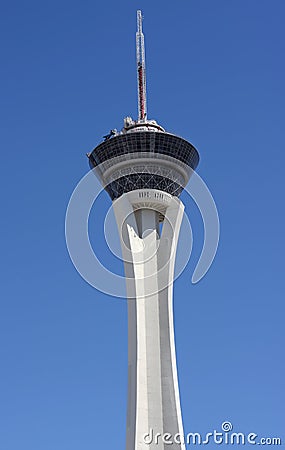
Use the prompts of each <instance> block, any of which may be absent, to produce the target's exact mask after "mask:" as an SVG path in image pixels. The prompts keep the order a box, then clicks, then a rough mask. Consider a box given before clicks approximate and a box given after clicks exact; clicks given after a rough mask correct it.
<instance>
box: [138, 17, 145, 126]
mask: <svg viewBox="0 0 285 450" xmlns="http://www.w3.org/2000/svg"><path fill="white" fill-rule="evenodd" d="M136 48H137V79H138V119H139V120H142V121H145V120H146V119H147V108H146V73H145V52H144V35H143V32H142V12H141V11H137V32H136Z"/></svg>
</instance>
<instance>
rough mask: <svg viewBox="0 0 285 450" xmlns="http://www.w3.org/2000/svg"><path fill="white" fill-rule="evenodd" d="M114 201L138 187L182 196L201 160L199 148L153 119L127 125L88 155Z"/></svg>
mask: <svg viewBox="0 0 285 450" xmlns="http://www.w3.org/2000/svg"><path fill="white" fill-rule="evenodd" d="M88 157H89V164H90V167H91V169H93V168H96V172H97V175H98V176H99V178H100V180H101V182H102V184H103V186H104V188H105V190H106V191H107V192H108V194H109V195H110V197H111V199H112V200H115V199H117V198H119V197H120V196H121V195H123V194H124V193H126V192H129V191H133V190H136V189H157V190H161V191H164V192H167V193H168V194H171V195H173V196H177V197H178V196H179V195H180V194H181V192H182V190H183V188H184V186H186V184H187V182H188V180H189V178H190V176H191V173H192V171H193V170H195V169H196V167H197V165H198V163H199V154H198V151H197V150H196V148H195V147H194V146H193V145H192V144H191V143H190V142H188V141H186V140H185V139H183V138H181V137H179V136H176V135H174V134H170V133H167V132H165V131H164V129H163V128H162V127H161V126H160V125H158V124H156V122H154V121H148V122H145V123H138V124H135V125H134V122H131V123H130V124H129V125H128V126H126V125H125V127H124V128H123V130H122V131H121V132H120V133H116V134H115V135H114V137H110V138H109V139H106V140H105V141H104V142H102V143H101V144H99V145H98V146H97V147H95V148H94V150H93V151H92V152H91V153H90V154H89V155H88Z"/></svg>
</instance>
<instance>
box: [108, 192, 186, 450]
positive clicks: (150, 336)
mask: <svg viewBox="0 0 285 450" xmlns="http://www.w3.org/2000/svg"><path fill="white" fill-rule="evenodd" d="M134 192H135V191H133V192H131V193H127V194H124V195H123V196H122V197H120V198H119V199H118V200H116V201H115V202H114V204H113V205H114V211H115V216H116V220H117V224H118V228H119V232H120V238H121V244H122V253H123V258H124V261H125V263H124V264H125V276H126V282H127V294H128V344H129V345H128V361H129V371H128V407H127V443H126V449H127V450H146V449H148V450H154V449H156V450H166V449H168V450H170V449H171V450H184V449H185V446H184V444H183V443H182V444H178V443H175V442H173V444H169V443H166V442H163V441H164V440H167V439H168V440H169V441H174V436H175V435H177V434H179V435H180V436H181V437H182V436H183V427H182V418H181V408H180V400H179V390H178V380H177V369H176V356H175V343H174V330H173V309H172V291H173V275H174V262H175V253H176V247H177V240H178V234H179V229H180V225H181V221H182V217H183V211H184V206H183V204H182V202H181V201H180V200H178V199H177V198H175V197H171V196H169V195H168V194H165V193H162V194H161V193H160V195H159V196H158V195H157V193H158V192H159V191H156V190H140V191H138V192H136V194H135V195H134ZM140 192H144V193H146V192H147V193H148V198H150V199H151V198H154V199H155V200H154V202H153V207H154V208H155V207H156V206H157V209H158V210H160V209H161V205H158V204H157V205H155V203H156V202H157V203H159V202H160V203H162V202H163V203H164V206H165V203H166V202H167V207H166V213H165V220H164V223H163V227H162V232H161V235H160V236H159V234H158V231H159V223H158V217H159V214H158V212H157V211H155V210H154V209H152V208H151V207H149V208H145V207H144V209H141V210H136V211H134V208H133V205H134V204H135V205H136V207H137V205H138V198H139V193H140ZM157 198H160V200H157ZM149 433H150V435H148V434H149ZM165 433H170V435H171V437H168V438H167V437H166V438H165V437H164V438H163V435H165ZM159 435H160V436H159Z"/></svg>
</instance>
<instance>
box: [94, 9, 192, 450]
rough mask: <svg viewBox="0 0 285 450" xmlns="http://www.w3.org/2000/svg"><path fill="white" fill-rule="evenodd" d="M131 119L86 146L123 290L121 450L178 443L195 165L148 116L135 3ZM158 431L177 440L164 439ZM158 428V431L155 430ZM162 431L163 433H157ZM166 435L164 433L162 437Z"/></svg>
mask: <svg viewBox="0 0 285 450" xmlns="http://www.w3.org/2000/svg"><path fill="white" fill-rule="evenodd" d="M136 50H137V81H138V120H133V119H131V118H130V117H127V118H125V119H124V127H123V129H122V130H121V131H120V132H118V131H117V130H111V132H110V134H108V135H106V136H105V140H104V141H103V142H102V143H101V144H99V145H98V146H97V147H96V148H95V149H94V150H93V151H92V152H91V153H90V154H88V155H87V156H88V158H89V164H90V167H91V168H92V169H94V171H95V172H96V174H97V176H98V177H99V178H100V181H101V183H102V185H103V186H104V188H105V190H106V191H107V192H108V194H109V195H110V197H111V200H112V202H113V208H114V213H115V217H116V221H117V226H118V231H119V236H120V240H121V247H122V255H123V260H124V269H125V277H126V285H127V296H128V403H127V435H126V449H127V450H146V449H148V450H153V449H156V450H166V449H167V450H169V449H173V450H181V449H185V445H184V444H183V442H181V443H179V440H181V438H182V436H183V427H182V418H181V408H180V400H179V390H178V378H177V368H176V356H175V342H174V330H173V306H172V300H173V279H174V264H175V254H176V248H177V242H178V236H179V230H180V225H181V221H182V217H183V212H184V205H183V203H182V202H181V200H179V195H180V194H181V192H182V191H183V188H184V187H185V186H186V184H187V182H188V181H189V178H190V176H191V173H192V172H193V170H195V168H196V167H197V165H198V162H199V154H198V152H197V150H196V148H195V147H194V146H193V145H192V144H191V143H190V142H188V141H186V140H185V139H183V138H181V137H179V136H176V135H174V134H171V133H168V132H166V131H165V130H164V128H163V127H162V126H160V125H159V124H158V123H157V122H156V121H154V120H149V119H148V118H147V102H146V69H145V50H144V35H143V31H142V14H141V11H137V33H136ZM165 433H169V434H170V435H171V441H173V438H174V436H175V435H176V436H180V438H179V437H177V438H176V441H178V442H173V443H172V444H171V445H169V442H166V441H167V438H165ZM158 435H160V436H158ZM163 436H164V438H163ZM168 439H170V438H169V437H168Z"/></svg>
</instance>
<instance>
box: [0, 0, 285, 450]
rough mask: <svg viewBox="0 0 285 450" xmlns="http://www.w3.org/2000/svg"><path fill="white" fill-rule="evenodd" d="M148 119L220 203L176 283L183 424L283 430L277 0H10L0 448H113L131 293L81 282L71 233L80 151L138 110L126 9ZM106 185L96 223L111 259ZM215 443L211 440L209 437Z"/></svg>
mask: <svg viewBox="0 0 285 450" xmlns="http://www.w3.org/2000/svg"><path fill="white" fill-rule="evenodd" d="M139 8H140V9H142V10H143V13H144V17H145V19H144V32H145V36H146V52H147V54H146V60H147V81H148V111H149V117H150V118H154V119H156V120H158V121H159V123H161V124H162V125H163V126H164V127H165V128H166V129H167V130H168V131H170V132H173V133H177V134H178V135H181V136H183V137H184V138H186V139H189V140H190V141H191V142H193V144H194V145H195V146H197V148H198V149H199V151H200V154H201V162H200V165H199V167H198V173H199V174H200V175H201V176H202V177H203V179H204V180H205V181H206V183H207V185H208V186H209V188H210V190H211V192H212V194H213V196H214V198H215V201H216V204H217V207H218V210H219V215H220V221H221V239H220V246H219V250H218V253H217V256H216V259H215V261H214V264H213V265H212V267H211V269H210V271H209V273H208V274H207V275H206V277H205V278H204V279H203V280H202V281H201V282H199V283H198V284H197V285H194V286H193V285H191V281H190V280H191V276H192V273H193V270H194V268H195V265H196V263H197V260H198V257H199V254H200V251H201V248H202V244H203V232H202V220H201V217H200V215H199V212H198V210H197V208H196V207H195V206H194V204H193V203H191V201H190V200H189V198H187V197H186V196H185V195H183V196H182V200H183V201H184V202H185V204H186V210H187V214H188V216H189V217H190V220H191V224H192V228H193V235H194V248H193V253H192V256H191V259H190V262H189V265H188V267H187V269H186V270H185V271H184V273H183V274H182V275H181V276H180V278H179V279H178V280H177V282H176V285H175V289H174V295H175V330H176V342H177V358H178V373H179V380H180V391H181V398H182V400H181V402H182V412H183V420H184V428H185V432H190V431H197V432H199V431H200V432H203V433H206V432H208V431H209V432H210V431H212V430H213V429H215V428H216V429H220V425H221V423H222V422H223V421H224V420H230V421H231V422H232V424H233V426H234V430H235V431H242V432H244V433H246V432H250V431H252V432H255V433H257V434H258V435H259V436H260V437H262V436H264V437H267V436H281V437H283V442H285V432H284V404H285V402H284V400H285V399H284V378H285V377H284V375H285V374H284V312H285V308H284V250H285V249H284V164H285V156H284V141H285V139H284V90H285V88H284V76H285V73H284V15H285V3H284V0H215V1H213V0H179V1H177V2H170V1H162V0H156V1H149V0H142V1H141V2H138V1H134V0H132V1H131V0H124V1H121V2H118V1H114V0H111V1H110V0H106V1H101V2H99V1H97V2H96V1H94V0H93V1H89V0H82V1H80V2H79V1H73V0H69V1H66V0H57V1H55V0H50V1H48V2H43V1H35V0H26V1H24V2H23V1H22V2H20V1H19V0H13V1H10V2H8V1H5V2H4V1H3V2H2V7H1V19H0V21H1V26H0V34H1V47H2V48H1V66H2V68H1V85H0V89H1V105H2V108H1V120H0V126H1V150H2V151H1V155H2V164H1V168H2V175H1V184H2V188H1V196H2V199H1V212H2V218H1V224H2V228H1V229H2V232H1V238H2V244H1V248H2V251H1V253H2V258H1V259H2V269H1V274H2V281H1V316H0V342H1V358H0V361H1V371H0V449H1V450H79V449H80V450H81V449H84V450H91V449H95V448H98V449H99V448H109V449H111V448H114V449H123V448H124V446H125V421H126V395H127V310H126V302H125V301H124V300H120V299H113V298H111V297H108V296H107V295H104V294H102V293H100V292H98V291H96V290H94V289H93V288H91V287H90V286H89V285H88V284H87V283H86V282H84V280H83V279H82V278H81V277H80V276H79V275H78V273H77V272H76V270H75V269H74V267H73V265H72V263H71V261H70V259H69V255H68V252H67V249H66V245H65V238H64V217H65V211H66V207H67V204H68V200H69V197H70V195H71V193H72V191H73V189H74V187H75V186H76V184H77V183H78V181H79V180H80V179H81V177H82V176H83V175H84V174H85V173H87V171H88V170H89V168H88V164H87V158H86V156H85V153H86V152H88V151H90V150H92V149H93V148H94V147H95V146H96V145H97V144H98V143H100V142H101V140H102V136H103V135H104V134H106V133H107V132H108V131H109V130H110V128H118V129H120V128H121V126H122V120H123V117H124V116H126V115H132V116H134V117H136V114H137V105H136V71H135V69H136V68H135V31H136V9H139ZM109 206H110V200H109V198H108V196H107V194H105V193H103V194H102V195H101V197H100V201H99V202H98V204H96V210H94V211H92V214H91V223H90V232H91V235H92V233H93V235H92V236H93V241H94V245H95V246H97V254H99V255H100V254H101V255H102V258H103V259H104V258H105V260H106V261H107V263H108V264H109V265H110V268H111V269H114V270H117V271H118V272H120V273H122V265H121V264H120V263H119V262H118V261H117V260H116V259H115V258H112V257H108V258H106V249H105V243H104V241H103V223H104V221H103V219H104V214H105V213H106V211H107V210H108V208H109ZM208 448H214V446H211V445H208Z"/></svg>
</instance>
